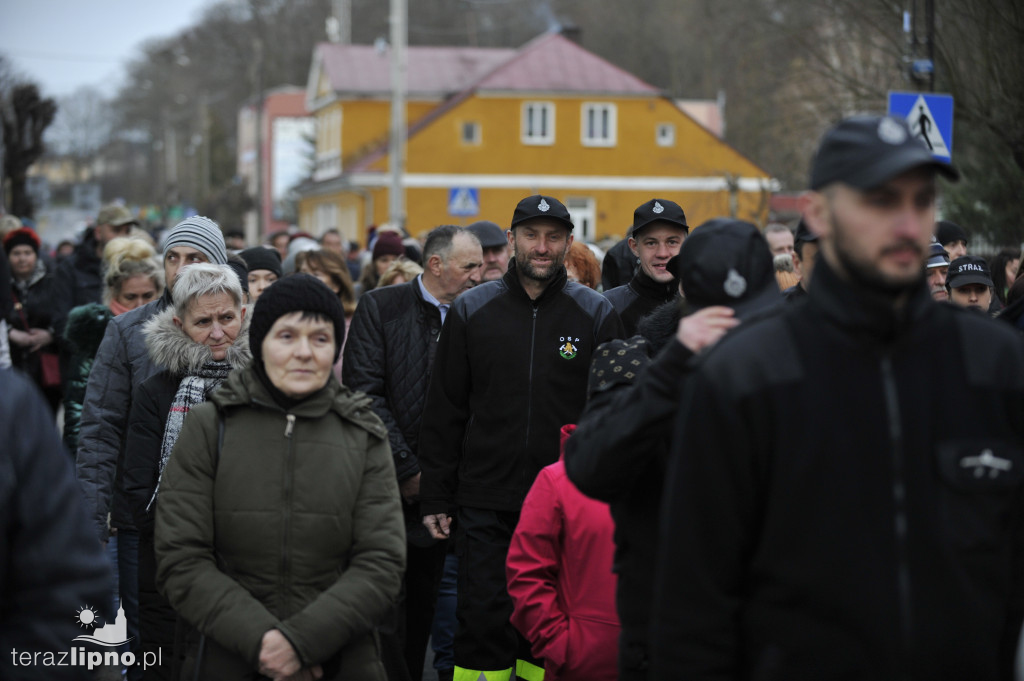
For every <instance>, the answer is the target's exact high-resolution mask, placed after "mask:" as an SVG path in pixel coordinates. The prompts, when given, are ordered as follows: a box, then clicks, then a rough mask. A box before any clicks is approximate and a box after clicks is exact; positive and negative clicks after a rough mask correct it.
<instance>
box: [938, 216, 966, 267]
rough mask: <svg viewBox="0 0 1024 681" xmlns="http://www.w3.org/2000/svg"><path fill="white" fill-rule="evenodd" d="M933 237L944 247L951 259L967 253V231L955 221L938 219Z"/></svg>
mask: <svg viewBox="0 0 1024 681" xmlns="http://www.w3.org/2000/svg"><path fill="white" fill-rule="evenodd" d="M935 239H936V240H937V241H938V242H939V243H940V244H942V247H943V248H944V249H946V253H948V254H949V259H950V260H951V261H952V260H956V259H957V258H959V257H960V256H962V255H967V232H965V231H964V228H963V227H961V226H960V225H958V224H956V223H955V222H950V221H949V220H939V221H938V222H937V223H935Z"/></svg>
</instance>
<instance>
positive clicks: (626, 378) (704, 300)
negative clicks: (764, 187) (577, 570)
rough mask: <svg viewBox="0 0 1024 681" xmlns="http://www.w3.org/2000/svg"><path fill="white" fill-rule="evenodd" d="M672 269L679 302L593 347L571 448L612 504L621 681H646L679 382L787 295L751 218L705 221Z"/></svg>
mask: <svg viewBox="0 0 1024 681" xmlns="http://www.w3.org/2000/svg"><path fill="white" fill-rule="evenodd" d="M669 268H670V271H671V272H672V273H673V274H674V275H675V276H676V277H677V279H678V281H679V282H680V292H681V293H682V295H683V298H681V299H680V301H682V302H680V301H674V302H670V303H665V304H663V305H661V306H660V307H658V308H657V309H655V311H654V312H652V313H651V314H650V315H648V316H647V317H644V318H643V319H642V320H641V321H640V328H639V335H637V336H634V337H632V338H630V339H628V340H614V341H611V342H610V343H606V344H604V345H602V346H601V347H599V348H598V349H597V353H596V354H595V357H594V360H593V362H592V363H591V370H590V382H589V384H588V393H589V399H588V401H587V406H586V408H585V409H584V411H583V415H582V416H581V417H580V420H579V424H578V425H577V428H576V432H575V433H574V434H573V436H572V437H571V438H570V439H569V442H568V443H567V445H566V452H565V469H566V473H567V474H568V475H569V479H570V480H572V481H573V483H574V484H576V486H577V487H579V489H580V491H582V492H583V493H584V494H587V495H588V496H591V497H594V498H595V499H599V500H601V501H605V502H607V503H609V504H610V505H611V512H612V517H613V518H614V519H615V545H616V554H615V571H616V572H617V573H618V575H619V584H618V590H617V594H616V605H617V610H618V614H619V618H620V620H621V623H622V635H621V638H620V643H619V660H618V674H619V678H620V679H621V680H622V681H641V680H643V679H646V678H647V674H648V672H649V651H648V640H649V626H650V612H651V600H652V597H653V590H652V587H653V579H654V565H655V560H656V557H657V551H658V527H659V524H658V511H659V508H660V506H661V498H662V486H663V484H664V479H665V470H666V466H667V463H666V460H667V458H668V442H669V440H670V439H671V436H672V432H671V431H672V415H673V414H674V413H675V411H676V409H677V408H678V407H679V398H680V386H681V385H682V384H683V383H684V382H685V381H686V379H687V376H688V375H689V373H690V370H691V360H692V359H693V357H694V356H695V355H698V354H700V353H702V352H704V351H705V350H706V349H708V348H710V347H711V346H713V345H714V344H715V343H717V342H718V340H719V339H720V338H721V337H722V336H724V335H725V334H726V333H727V332H729V331H730V330H731V329H733V328H735V327H736V325H737V324H738V322H739V318H740V317H739V315H742V317H743V318H748V317H751V316H755V315H758V314H767V312H765V311H764V310H766V309H768V308H771V307H772V306H773V305H775V306H777V305H778V304H779V302H780V301H781V297H780V294H779V289H778V284H777V283H776V280H775V276H774V267H773V265H772V256H771V252H770V251H769V249H768V244H767V242H766V241H765V239H764V237H763V235H762V234H761V232H760V231H759V230H758V229H757V227H755V226H754V225H752V224H750V223H748V222H743V221H740V220H731V219H725V218H719V219H715V220H709V221H708V222H706V223H704V224H703V225H701V226H700V227H699V228H697V229H696V230H694V233H693V235H692V236H690V237H689V238H688V239H687V240H686V243H684V244H683V247H682V250H681V251H680V253H679V255H678V256H676V257H675V258H673V259H672V260H671V261H670V262H669ZM730 280H731V281H733V282H734V284H733V286H732V287H731V288H730V286H727V282H729V281H730ZM739 281H742V282H743V284H742V286H741V285H739V284H738V282H739ZM730 291H731V292H732V293H730Z"/></svg>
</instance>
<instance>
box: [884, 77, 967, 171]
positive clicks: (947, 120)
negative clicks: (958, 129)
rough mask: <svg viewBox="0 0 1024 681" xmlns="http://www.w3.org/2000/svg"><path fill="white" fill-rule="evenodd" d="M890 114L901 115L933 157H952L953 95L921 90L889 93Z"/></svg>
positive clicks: (946, 159)
mask: <svg viewBox="0 0 1024 681" xmlns="http://www.w3.org/2000/svg"><path fill="white" fill-rule="evenodd" d="M889 114H890V115H892V116H902V117H903V118H906V119H907V123H909V124H910V130H911V132H913V133H914V135H916V136H917V137H920V138H921V139H922V140H923V141H924V143H925V144H927V145H928V148H929V149H931V150H932V154H933V155H934V156H935V158H938V159H941V160H943V161H949V160H951V159H952V156H953V96H952V95H933V94H927V93H924V92H890V93H889Z"/></svg>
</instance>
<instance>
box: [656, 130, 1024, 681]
mask: <svg viewBox="0 0 1024 681" xmlns="http://www.w3.org/2000/svg"><path fill="white" fill-rule="evenodd" d="M939 174H941V175H943V176H944V177H946V178H948V179H955V178H957V177H958V173H957V171H956V170H955V168H953V167H952V166H951V165H949V164H948V163H946V162H943V161H939V160H937V159H935V158H934V157H933V156H932V154H931V152H930V151H929V150H928V148H927V147H926V146H925V145H924V144H923V143H922V142H921V140H920V139H919V138H916V137H915V136H914V134H913V131H912V130H911V129H910V127H909V125H908V124H907V122H906V120H905V119H903V118H900V117H891V116H855V117H851V118H847V119H845V120H843V121H841V122H839V123H838V124H836V126H834V127H833V128H831V129H830V130H828V131H827V132H826V133H825V135H824V136H823V138H822V141H821V143H820V145H819V148H818V150H817V153H816V154H815V156H814V161H813V164H812V168H811V177H810V187H811V190H810V191H809V192H808V193H806V194H804V195H802V196H801V199H800V208H801V211H802V213H803V217H804V220H805V221H806V222H807V225H808V227H809V228H810V229H811V230H813V231H814V232H816V233H817V234H819V242H820V244H821V252H820V254H819V258H818V262H817V265H816V267H815V270H814V281H813V285H812V286H811V287H810V290H809V291H808V294H807V301H806V303H803V304H800V305H787V306H784V309H783V310H782V311H781V312H780V313H779V314H778V315H774V316H772V317H768V318H765V319H760V320H756V321H751V322H748V323H746V324H744V325H742V326H741V327H740V328H739V329H737V330H736V331H735V332H733V333H731V334H729V335H728V336H726V337H725V338H723V339H722V340H721V341H720V342H719V343H718V344H717V345H716V346H715V347H714V348H713V349H712V350H711V351H710V352H708V353H707V355H706V356H705V357H704V358H703V359H702V361H701V362H700V363H699V365H698V366H697V367H696V368H695V370H694V372H693V373H692V374H691V376H690V378H689V379H688V380H687V383H686V386H685V388H684V391H685V393H684V396H683V399H682V406H681V407H680V408H679V410H678V411H677V412H676V418H675V430H674V437H673V439H672V444H671V453H670V456H669V460H670V462H671V463H670V465H669V471H668V475H667V476H666V481H665V497H664V498H665V503H664V504H663V510H662V516H661V522H662V530H661V542H660V555H659V558H658V565H657V576H656V578H655V586H654V601H653V602H654V609H653V613H652V622H651V629H650V631H651V647H652V678H653V679H655V680H656V681H663V680H668V679H673V680H674V679H680V678H686V679H695V680H700V679H726V678H728V679H763V678H773V679H839V678H842V679H899V678H904V679H906V678H920V679H932V680H935V681H946V680H949V681H952V680H954V679H955V680H962V679H972V681H995V680H996V679H1011V678H1013V660H1014V654H1015V651H1016V650H1017V646H1018V641H1019V636H1020V630H1021V621H1022V618H1024V570H1022V569H1021V556H1022V555H1024V346H1022V344H1021V342H1020V337H1019V336H1018V335H1017V333H1016V332H1015V331H1013V330H1012V329H1010V328H1007V327H1006V325H1003V324H999V323H997V322H995V321H993V320H992V319H989V318H987V317H986V315H983V314H975V313H972V312H970V311H967V310H963V309H961V308H958V307H956V306H953V305H943V304H936V303H935V302H934V301H933V300H932V298H931V296H930V295H929V292H928V289H927V287H926V286H925V283H924V275H925V267H924V266H925V262H926V259H927V258H928V254H929V243H930V241H931V237H932V225H933V224H934V216H935V204H936V194H937V191H938V186H937V179H936V178H937V175H939Z"/></svg>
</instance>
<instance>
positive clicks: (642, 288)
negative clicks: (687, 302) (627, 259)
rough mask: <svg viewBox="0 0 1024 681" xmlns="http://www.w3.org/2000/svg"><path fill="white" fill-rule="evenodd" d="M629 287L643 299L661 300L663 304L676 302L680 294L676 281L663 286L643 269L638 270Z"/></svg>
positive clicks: (638, 268)
mask: <svg viewBox="0 0 1024 681" xmlns="http://www.w3.org/2000/svg"><path fill="white" fill-rule="evenodd" d="M629 287H630V288H631V289H633V290H634V291H636V292H637V294H638V295H639V296H640V297H641V298H649V299H651V300H659V301H661V302H663V303H667V302H668V301H670V300H674V299H675V297H676V296H677V295H678V294H679V283H678V282H677V281H676V280H675V279H673V280H672V281H670V282H668V283H665V284H662V283H661V282H658V281H655V280H654V279H652V278H651V276H650V275H649V274H647V273H646V272H644V268H643V267H637V268H636V274H634V275H633V278H632V279H631V280H630V282H629Z"/></svg>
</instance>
